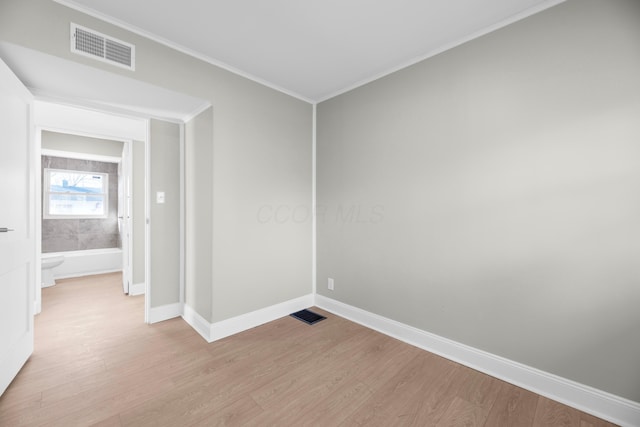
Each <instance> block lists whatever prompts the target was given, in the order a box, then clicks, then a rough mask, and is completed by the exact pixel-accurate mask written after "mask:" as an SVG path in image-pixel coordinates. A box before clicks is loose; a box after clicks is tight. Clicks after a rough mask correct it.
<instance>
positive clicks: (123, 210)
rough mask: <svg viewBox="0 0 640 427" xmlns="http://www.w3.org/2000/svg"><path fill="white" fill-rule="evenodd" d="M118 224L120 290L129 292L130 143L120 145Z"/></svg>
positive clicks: (130, 274)
mask: <svg viewBox="0 0 640 427" xmlns="http://www.w3.org/2000/svg"><path fill="white" fill-rule="evenodd" d="M118 199H119V200H118V224H119V226H120V239H121V241H122V290H123V291H124V293H125V294H128V293H129V292H130V286H131V280H132V268H131V263H132V262H131V261H132V254H131V249H132V247H131V245H132V239H131V143H130V142H125V143H124V146H123V147H122V160H121V161H120V163H119V164H118Z"/></svg>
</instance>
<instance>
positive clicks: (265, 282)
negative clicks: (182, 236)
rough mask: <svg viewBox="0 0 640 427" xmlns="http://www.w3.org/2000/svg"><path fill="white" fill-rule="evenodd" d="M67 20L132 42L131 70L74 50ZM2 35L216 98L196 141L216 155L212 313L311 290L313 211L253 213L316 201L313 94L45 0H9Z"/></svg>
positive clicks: (241, 310)
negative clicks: (282, 217)
mask: <svg viewBox="0 0 640 427" xmlns="http://www.w3.org/2000/svg"><path fill="white" fill-rule="evenodd" d="M69 22H75V23H77V24H79V25H82V26H85V27H88V28H91V29H95V30H97V31H99V32H101V33H104V34H108V35H110V36H112V37H115V38H117V39H120V40H124V41H128V42H131V43H133V44H135V45H136V70H135V72H131V71H128V70H124V69H120V68H117V67H113V66H110V65H109V64H102V63H100V62H97V61H94V60H91V59H89V58H84V57H82V56H79V55H74V54H72V53H71V52H70V51H69ZM0 40H3V41H7V42H10V43H15V44H18V45H21V46H24V47H27V48H30V49H35V50H38V51H41V52H45V53H48V54H51V55H55V56H57V57H60V58H65V59H68V60H70V61H73V62H78V63H82V64H85V65H88V66H92V67H96V68H100V69H102V70H105V71H108V72H112V73H116V74H121V75H124V76H128V77H133V78H135V79H138V80H141V81H144V82H147V83H151V84H155V85H158V86H161V87H164V88H167V89H171V90H174V91H177V92H182V93H185V94H188V95H192V96H195V97H198V98H202V99H207V100H209V101H210V102H211V104H212V105H213V110H214V115H215V122H214V126H213V136H212V137H211V138H205V139H198V140H197V142H196V143H197V144H205V145H210V146H211V147H212V151H213V157H214V162H213V165H209V166H207V170H211V169H212V174H213V177H212V178H213V183H212V192H211V194H207V195H205V196H204V197H210V198H212V204H213V206H214V208H213V209H214V212H213V213H214V215H213V231H212V233H213V249H212V268H213V272H214V274H213V278H212V280H213V283H211V284H210V286H211V289H212V296H211V298H212V300H213V301H212V313H211V317H210V318H209V319H207V320H209V321H219V320H223V319H226V318H230V317H233V316H237V315H241V314H245V313H248V312H251V311H254V310H257V309H260V308H264V307H268V306H270V305H273V304H277V303H280V302H283V301H286V300H289V299H292V298H296V297H300V296H303V295H307V294H309V293H310V292H311V225H310V221H306V222H290V223H287V224H274V223H271V224H262V223H259V222H258V221H257V219H256V218H257V213H258V211H259V210H260V209H261V207H262V206H264V205H274V206H277V205H281V204H286V205H288V206H306V207H307V208H308V207H309V205H310V202H311V115H312V106H311V105H310V104H308V103H306V102H304V101H301V100H298V99H295V98H292V97H290V96H288V95H285V94H282V93H280V92H277V91H274V90H272V89H270V88H267V87H265V86H262V85H260V84H258V83H255V82H252V81H250V80H247V79H245V78H243V77H240V76H238V75H235V74H232V73H230V72H228V71H225V70H223V69H220V68H217V67H215V66H212V65H210V64H207V63H204V62H202V61H200V60H197V59H195V58H193V57H190V56H188V55H185V54H182V53H179V52H177V51H175V50H172V49H170V48H168V47H165V46H162V45H160V44H158V43H155V42H153V41H151V40H148V39H145V38H143V37H141V36H138V35H135V34H132V33H130V32H128V31H126V30H123V29H121V28H118V27H115V26H113V25H110V24H108V23H105V22H102V21H100V20H98V19H95V18H92V17H89V16H87V15H84V14H82V13H79V12H77V11H74V10H71V9H69V8H66V7H64V6H62V5H60V4H57V3H55V2H52V1H49V0H30V1H23V0H3V1H2V2H1V3H0ZM193 173H195V174H196V175H198V174H200V173H204V171H202V170H197V171H193ZM150 238H151V240H152V241H155V238H156V236H155V235H153V234H152V235H151V237H150ZM186 238H187V241H188V240H189V239H190V238H193V236H186ZM154 246H155V243H154ZM207 268H208V267H207ZM202 274H203V275H206V274H209V273H208V272H207V271H204V272H202ZM151 286H152V287H153V286H154V284H153V283H152V285H151Z"/></svg>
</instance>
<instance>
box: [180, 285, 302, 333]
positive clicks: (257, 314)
mask: <svg viewBox="0 0 640 427" xmlns="http://www.w3.org/2000/svg"><path fill="white" fill-rule="evenodd" d="M312 305H313V295H312V294H309V295H305V296H303V297H300V298H295V299H292V300H289V301H285V302H282V303H280V304H276V305H272V306H269V307H265V308H261V309H259V310H255V311H252V312H250V313H247V314H242V315H240V316H236V317H232V318H230V319H225V320H221V321H220V322H215V323H209V322H208V321H207V320H206V319H204V318H203V317H202V316H200V315H199V314H198V313H196V311H195V310H194V309H193V308H191V307H189V306H188V305H186V304H185V307H184V314H183V316H182V317H183V319H184V320H185V321H186V322H187V323H188V324H189V325H190V326H191V327H192V328H193V329H195V330H196V332H198V333H199V334H200V335H201V336H202V337H203V338H204V339H205V340H207V342H213V341H216V340H219V339H222V338H226V337H228V336H231V335H234V334H237V333H239V332H243V331H246V330H247V329H251V328H255V327H256V326H260V325H264V324H265V323H268V322H271V321H274V320H276V319H279V318H281V317H284V316H288V315H289V314H291V313H295V312H296V311H300V310H302V309H305V308H309V307H311V306H312Z"/></svg>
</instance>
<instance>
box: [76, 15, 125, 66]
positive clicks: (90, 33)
mask: <svg viewBox="0 0 640 427" xmlns="http://www.w3.org/2000/svg"><path fill="white" fill-rule="evenodd" d="M71 52H74V53H77V54H79V55H83V56H87V57H89V58H94V59H97V60H99V61H102V62H108V63H109V64H113V65H117V66H118V67H123V68H127V69H129V70H135V57H136V47H135V46H134V45H132V44H131V43H126V42H123V41H121V40H118V39H114V38H113V37H109V36H106V35H104V34H101V33H99V32H97V31H94V30H90V29H88V28H85V27H81V26H80V25H77V24H74V23H73V22H72V23H71Z"/></svg>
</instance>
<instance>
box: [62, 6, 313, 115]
mask: <svg viewBox="0 0 640 427" xmlns="http://www.w3.org/2000/svg"><path fill="white" fill-rule="evenodd" d="M53 1H55V2H56V3H59V4H61V5H63V6H66V7H68V8H71V9H75V10H77V11H78V12H81V13H84V14H85V15H89V16H92V17H94V18H97V19H99V20H101V21H104V22H107V23H109V24H111V25H115V26H116V27H120V28H122V29H124V30H127V31H130V32H132V33H134V34H137V35H139V36H142V37H144V38H147V39H149V40H152V41H154V42H156V43H159V44H161V45H164V46H167V47H169V48H171V49H174V50H177V51H178V52H181V53H184V54H186V55H189V56H191V57H193V58H196V59H199V60H201V61H204V62H207V63H209V64H211V65H214V66H216V67H218V68H222V69H223V70H226V71H229V72H230V73H233V74H236V75H238V76H240V77H244V78H245V79H248V80H252V81H254V82H256V83H259V84H261V85H263V86H266V87H268V88H271V89H273V90H276V91H278V92H281V93H284V94H286V95H289V96H292V97H294V98H297V99H299V100H301V101H305V102H308V103H310V104H311V103H312V102H313V101H312V100H310V99H308V98H306V97H304V96H302V95H300V94H298V93H295V92H293V91H290V90H288V89H285V88H283V87H280V86H278V85H276V84H273V83H271V82H268V81H266V80H264V79H261V78H260V77H256V76H254V75H252V74H250V73H247V72H244V71H242V70H240V69H238V68H236V67H234V66H231V65H229V64H226V63H224V62H222V61H218V60H217V59H214V58H211V57H210V56H207V55H204V54H202V53H199V52H196V51H195V50H193V49H189V48H187V47H185V46H182V45H180V44H178V43H175V42H172V41H170V40H167V39H165V38H164V37H160V36H158V35H157V34H154V33H152V32H149V31H146V30H143V29H141V28H139V27H136V26H135V25H131V24H128V23H126V22H123V21H121V20H119V19H116V18H113V17H111V16H109V15H107V14H104V13H102V12H99V11H97V10H95V9H93V8H90V7H87V6H85V5H83V4H79V3H77V2H75V1H74V0H53Z"/></svg>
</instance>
